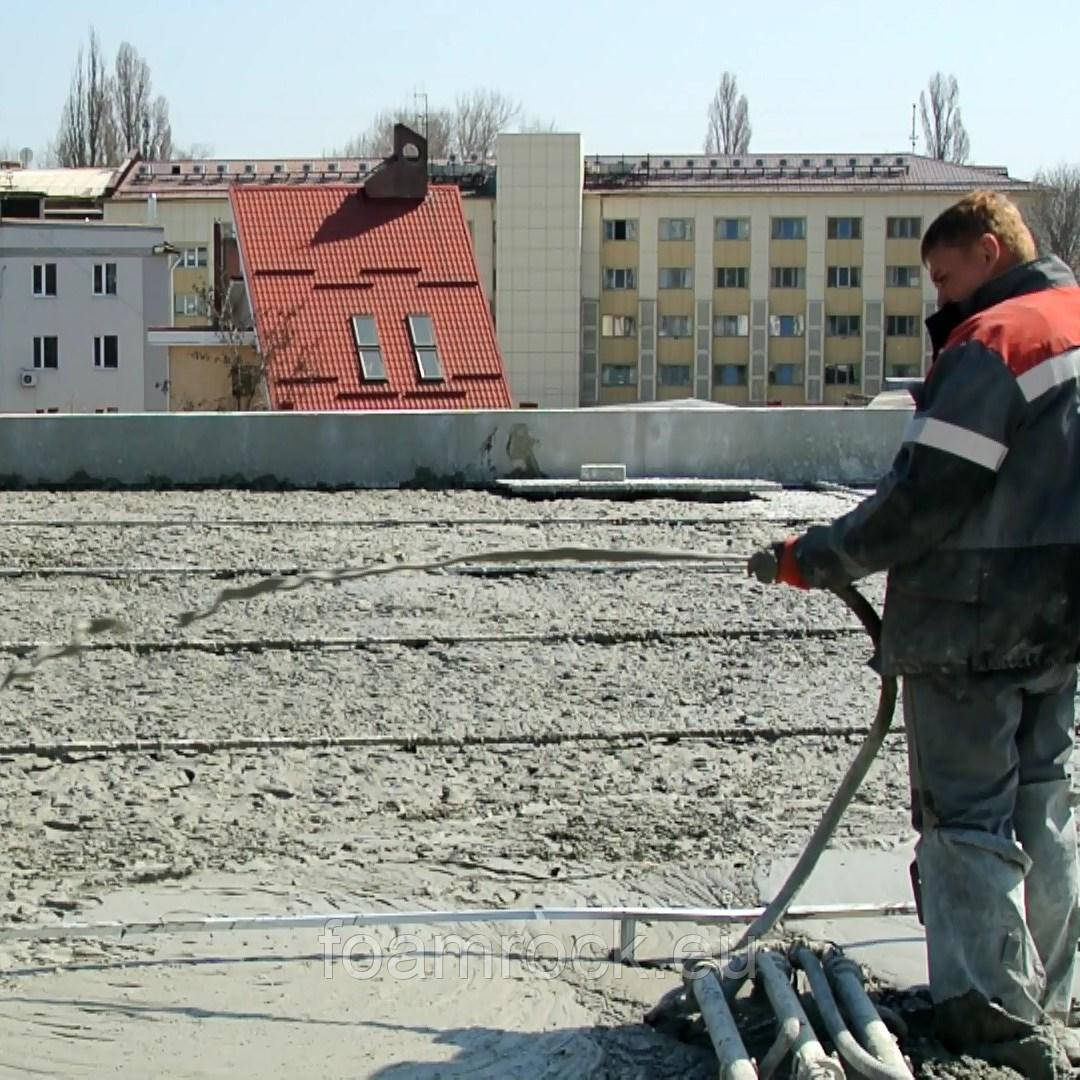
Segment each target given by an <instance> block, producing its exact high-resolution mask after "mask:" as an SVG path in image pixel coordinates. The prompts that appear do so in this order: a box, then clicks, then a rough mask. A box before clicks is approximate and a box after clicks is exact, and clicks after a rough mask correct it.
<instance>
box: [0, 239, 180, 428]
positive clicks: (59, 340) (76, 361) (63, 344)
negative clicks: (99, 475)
mask: <svg viewBox="0 0 1080 1080" xmlns="http://www.w3.org/2000/svg"><path fill="white" fill-rule="evenodd" d="M169 263H170V255H169V252H168V249H167V248H166V246H165V235H164V230H163V229H161V228H151V227H146V226H133V225H107V224H104V223H102V222H74V221H48V220H41V219H14V218H12V219H5V220H0V412H7V413H12V412H20V413H35V412H36V413H54V412H146V411H160V410H164V409H165V408H166V391H167V381H168V358H167V350H166V349H165V348H164V347H162V346H154V345H148V344H147V329H148V328H149V327H150V326H161V325H165V324H167V323H168V321H169Z"/></svg>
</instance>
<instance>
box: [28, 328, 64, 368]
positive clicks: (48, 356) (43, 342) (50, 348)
mask: <svg viewBox="0 0 1080 1080" xmlns="http://www.w3.org/2000/svg"><path fill="white" fill-rule="evenodd" d="M59 366H60V339H59V338H57V337H55V336H45V337H36V338H34V367H36V368H53V369H54V370H55V369H56V368H58V367H59Z"/></svg>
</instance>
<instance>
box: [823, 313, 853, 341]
mask: <svg viewBox="0 0 1080 1080" xmlns="http://www.w3.org/2000/svg"><path fill="white" fill-rule="evenodd" d="M861 333H862V319H861V318H860V317H859V316H858V315H826V316H825V334H826V336H827V337H858V336H859V335H860V334H861Z"/></svg>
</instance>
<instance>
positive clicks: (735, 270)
mask: <svg viewBox="0 0 1080 1080" xmlns="http://www.w3.org/2000/svg"><path fill="white" fill-rule="evenodd" d="M730 277H733V278H734V279H735V280H734V283H731V282H729V281H728V278H730ZM749 287H750V268H749V267H747V266H718V267H717V268H716V288H718V289H747V288H749Z"/></svg>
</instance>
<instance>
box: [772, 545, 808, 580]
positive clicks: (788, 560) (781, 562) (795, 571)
mask: <svg viewBox="0 0 1080 1080" xmlns="http://www.w3.org/2000/svg"><path fill="white" fill-rule="evenodd" d="M798 541H799V538H798V537H797V536H792V537H790V538H789V539H787V540H785V541H784V542H783V543H782V544H777V545H776V554H777V559H776V563H777V570H776V580H777V581H778V582H782V583H783V584H784V585H791V586H793V587H794V588H796V589H809V588H810V586H809V585H808V584H807V582H806V578H804V577H803V576H802V571H801V570H800V569H799V564H798V563H797V562H796V561H795V545H796V544H797V543H798Z"/></svg>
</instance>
